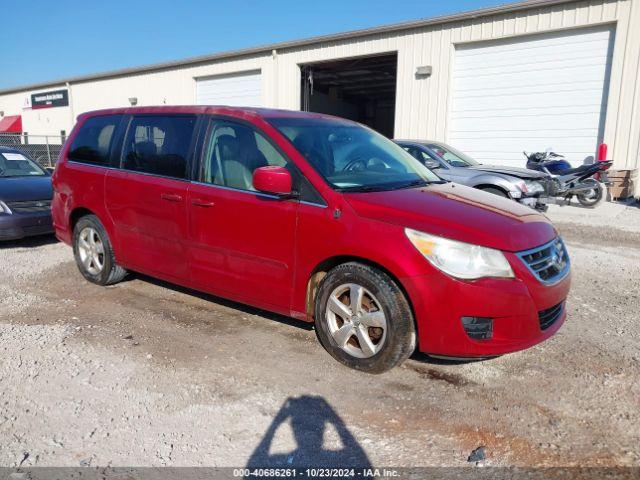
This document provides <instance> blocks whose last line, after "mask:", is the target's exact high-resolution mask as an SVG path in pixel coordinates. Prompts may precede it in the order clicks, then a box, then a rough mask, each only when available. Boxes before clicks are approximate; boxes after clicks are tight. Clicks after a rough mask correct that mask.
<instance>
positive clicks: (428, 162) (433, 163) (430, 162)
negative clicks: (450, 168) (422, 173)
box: [424, 158, 440, 170]
mask: <svg viewBox="0 0 640 480" xmlns="http://www.w3.org/2000/svg"><path fill="white" fill-rule="evenodd" d="M424 166H425V167H427V168H428V169H429V170H435V169H436V168H440V162H438V161H437V160H434V159H433V158H427V159H425V161H424Z"/></svg>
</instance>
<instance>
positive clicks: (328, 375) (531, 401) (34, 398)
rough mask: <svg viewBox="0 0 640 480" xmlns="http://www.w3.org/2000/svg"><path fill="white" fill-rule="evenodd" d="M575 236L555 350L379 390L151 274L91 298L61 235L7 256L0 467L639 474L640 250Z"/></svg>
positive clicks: (314, 348) (241, 311)
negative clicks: (626, 470) (480, 454)
mask: <svg viewBox="0 0 640 480" xmlns="http://www.w3.org/2000/svg"><path fill="white" fill-rule="evenodd" d="M634 215H635V214H634ZM551 216H552V215H551ZM552 217H553V216H552ZM634 218H635V217H634ZM565 220H566V219H565V218H563V222H562V223H558V224H557V225H558V228H559V229H560V230H561V232H562V233H563V234H564V236H565V238H566V240H567V243H568V248H569V252H570V255H571V257H572V260H573V271H574V284H573V289H572V292H571V296H570V298H569V304H568V313H569V318H568V321H567V323H566V324H565V326H564V327H563V328H562V329H561V330H560V332H559V333H558V334H557V335H556V336H555V337H553V338H552V339H550V340H549V341H548V342H545V343H543V344H541V345H539V346H536V347H535V348H532V349H530V350H527V351H524V352H519V353H515V354H511V355H506V356H503V357H500V358H496V359H492V360H487V361H481V362H472V363H454V362H443V361H435V360H431V359H428V358H426V357H424V356H420V355H418V356H415V357H414V358H412V359H411V360H409V361H408V362H406V363H405V364H404V365H403V366H402V367H400V368H397V369H395V370H393V371H391V372H388V373H386V374H384V375H381V376H369V375H365V374H361V373H358V372H354V371H351V370H349V369H347V368H345V367H342V366H341V365H339V364H337V363H336V362H334V361H333V360H332V359H331V357H329V355H328V354H326V353H325V352H324V351H323V349H322V347H321V346H320V345H319V344H318V342H317V341H316V339H315V334H314V332H313V330H312V329H310V328H309V326H308V325H305V324H302V323H299V322H295V321H293V320H288V319H286V318H283V317H279V316H275V315H271V314H268V313H265V312H261V311H258V310H254V309H251V308H248V307H243V306H241V305H238V304H234V303H230V302H226V301H223V300H220V299H217V298H213V297H210V296H206V295H200V294H197V293H194V292H190V291H187V290H184V289H180V288H177V287H173V286H171V285H167V284H164V283H162V282H158V281H155V280H152V279H150V278H147V277H143V276H139V275H132V276H131V277H129V278H128V280H127V281H125V282H123V283H121V284H119V285H116V286H114V287H109V288H101V287H97V286H95V285H91V284H89V283H87V282H86V281H84V280H83V279H82V277H81V276H80V274H79V273H78V272H77V270H76V267H75V265H74V263H73V261H72V253H71V250H70V248H68V247H67V246H65V245H62V244H59V243H56V242H55V241H54V240H53V239H51V238H40V239H35V240H28V241H22V242H16V243H10V244H5V245H3V246H0V266H1V269H0V352H1V353H0V358H1V360H2V362H1V363H0V385H1V386H2V388H1V389H0V465H2V466H11V467H15V466H18V465H20V464H22V466H23V467H24V466H72V467H77V466H108V465H109V466H132V465H136V466H165V465H166V466H236V467H237V466H247V465H274V464H282V463H284V464H286V465H301V464H305V463H313V464H315V465H323V464H324V465H332V464H333V465H344V464H354V463H356V464H360V465H367V464H372V465H376V466H379V465H389V466H431V465H439V466H462V465H468V462H467V458H468V456H469V454H470V453H471V451H472V450H474V449H475V448H477V447H479V446H484V447H485V452H486V460H484V461H483V462H482V464H484V465H517V466H532V465H535V466H555V465H562V466H575V465H579V466H612V465H625V466H628V465H636V466H637V465H640V415H639V412H640V385H639V382H638V378H640V298H639V295H640V293H639V292H640V233H637V232H635V231H629V229H626V230H616V229H611V228H607V229H606V234H604V233H603V228H601V227H597V226H593V225H588V224H581V223H568V222H566V221H565ZM586 223H588V222H586ZM638 230H639V231H640V229H638Z"/></svg>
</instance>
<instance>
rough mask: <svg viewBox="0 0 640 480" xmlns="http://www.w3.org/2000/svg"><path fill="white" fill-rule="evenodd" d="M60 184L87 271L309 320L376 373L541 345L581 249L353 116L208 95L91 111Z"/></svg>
mask: <svg viewBox="0 0 640 480" xmlns="http://www.w3.org/2000/svg"><path fill="white" fill-rule="evenodd" d="M53 186H54V200H53V220H54V228H55V232H56V235H57V237H58V238H59V239H60V240H62V241H64V242H66V243H67V244H69V245H71V246H72V247H73V253H74V255H75V260H76V262H77V265H78V268H79V269H80V272H81V273H82V275H83V276H84V277H85V278H86V279H87V280H88V281H90V282H93V283H96V284H99V285H109V284H113V283H116V282H118V281H120V280H122V279H123V278H124V277H125V275H126V274H127V271H135V272H141V273H144V274H146V275H150V276H153V277H157V278H160V279H163V280H166V281H168V282H172V283H175V284H179V285H183V286H186V287H189V288H192V289H196V290H199V291H203V292H208V293H210V294H213V295H216V296H219V297H224V298H227V299H230V300H233V301H236V302H240V303H244V304H249V305H252V306H254V307H258V308H261V309H265V310H269V311H272V312H276V313H279V314H282V315H286V316H290V317H294V318H296V319H300V320H301V321H307V322H313V323H314V324H315V331H316V333H317V337H318V339H319V341H320V343H321V344H322V346H323V347H324V348H325V349H326V350H327V351H328V352H329V353H330V354H331V355H332V356H333V357H334V358H336V359H337V360H338V361H340V362H342V363H344V364H345V365H347V366H349V367H352V368H356V369H359V370H362V371H366V372H371V373H380V372H383V371H386V370H388V369H390V368H392V367H394V366H395V365H398V364H399V363H401V362H402V361H404V360H405V359H406V358H407V357H409V356H410V355H411V354H412V353H413V352H414V351H416V350H418V351H421V352H424V353H427V354H430V355H433V356H441V357H457V358H460V357H476V358H477V357H492V356H497V355H501V354H505V353H509V352H513V351H516V350H521V349H525V348H529V347H531V346H533V345H535V344H537V343H539V342H541V341H543V340H545V339H547V338H549V337H550V336H552V335H553V334H554V333H555V332H556V331H557V330H558V329H559V328H560V326H561V325H562V323H563V322H564V320H565V316H566V313H565V312H566V309H565V300H566V298H567V294H568V291H569V283H570V266H569V258H568V255H567V252H566V249H565V246H564V244H563V241H562V239H561V238H560V236H559V235H558V233H557V231H556V230H555V228H554V227H553V225H552V224H551V223H550V222H549V220H547V218H546V217H544V216H543V215H541V214H539V213H537V212H535V211H533V210H531V209H529V208H527V207H525V206H523V205H519V204H517V203H515V202H512V201H510V200H508V199H505V198H500V197H497V196H495V195H491V194H488V193H485V192H482V191H478V190H475V189H472V188H468V187H465V186H462V185H458V184H455V183H450V182H446V181H443V180H442V179H440V178H439V177H438V176H437V175H435V174H434V173H433V172H431V171H430V170H428V169H427V168H426V167H425V166H424V165H422V164H421V163H420V162H418V161H417V160H416V159H415V158H413V157H412V156H411V155H409V154H408V153H407V152H405V151H404V150H403V149H402V148H401V147H399V146H397V145H395V144H394V143H393V142H391V141H390V140H388V139H387V138H385V137H383V136H382V135H379V134H378V133H376V132H374V131H373V130H371V129H369V128H367V127H365V126H362V125H360V124H357V123H355V122H352V121H348V120H344V119H340V118H335V117H331V116H327V115H321V114H314V113H305V112H294V111H283V110H267V109H253V108H251V109H249V108H230V107H208V106H184V107H138V108H119V109H111V110H102V111H96V112H90V113H86V114H83V115H81V116H80V117H79V118H78V122H77V124H76V126H75V128H74V129H73V132H72V133H71V135H70V136H69V139H68V140H67V142H66V145H65V147H64V149H63V151H62V153H61V157H60V160H59V162H58V164H57V167H56V171H55V174H54V176H53ZM230 321H231V320H230ZM258 347H259V345H256V360H258V359H259V355H260V353H259V348H258Z"/></svg>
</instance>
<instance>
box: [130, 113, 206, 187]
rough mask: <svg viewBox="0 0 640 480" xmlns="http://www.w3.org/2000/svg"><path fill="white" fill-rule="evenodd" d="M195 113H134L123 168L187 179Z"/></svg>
mask: <svg viewBox="0 0 640 480" xmlns="http://www.w3.org/2000/svg"><path fill="white" fill-rule="evenodd" d="M196 118H197V117H196V116H195V115H181V116H178V115H171V116H169V115H165V116H160V115H140V116H134V117H133V119H132V120H131V123H130V124H129V128H128V129H127V136H126V138H125V141H124V148H123V161H122V168H124V169H126V170H132V171H135V172H143V173H150V174H152V175H160V176H163V177H172V178H178V179H184V178H186V177H187V163H188V161H187V160H188V156H189V151H190V148H191V142H192V140H193V133H194V130H195V125H196Z"/></svg>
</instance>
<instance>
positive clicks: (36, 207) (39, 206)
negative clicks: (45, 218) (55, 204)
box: [7, 200, 51, 213]
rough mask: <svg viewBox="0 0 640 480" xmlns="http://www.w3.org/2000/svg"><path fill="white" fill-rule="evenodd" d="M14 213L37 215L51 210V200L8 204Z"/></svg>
mask: <svg viewBox="0 0 640 480" xmlns="http://www.w3.org/2000/svg"><path fill="white" fill-rule="evenodd" d="M7 207H9V210H11V211H12V212H13V213H35V212H46V211H48V210H51V200H28V201H25V202H7Z"/></svg>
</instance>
